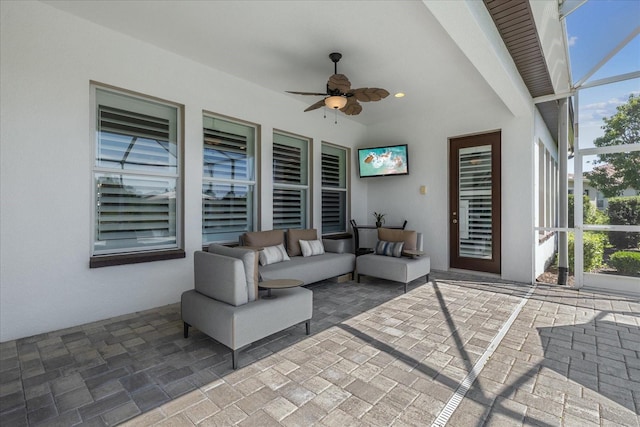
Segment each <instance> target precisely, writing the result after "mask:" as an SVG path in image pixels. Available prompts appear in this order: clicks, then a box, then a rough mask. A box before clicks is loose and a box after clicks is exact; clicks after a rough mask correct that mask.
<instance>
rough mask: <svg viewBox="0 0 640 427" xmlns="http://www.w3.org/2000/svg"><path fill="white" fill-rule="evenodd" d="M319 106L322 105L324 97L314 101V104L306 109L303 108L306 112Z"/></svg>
mask: <svg viewBox="0 0 640 427" xmlns="http://www.w3.org/2000/svg"><path fill="white" fill-rule="evenodd" d="M320 107H324V98H323V99H321V100H320V101H318V102H316V103H315V104H312V105H310V106H308V107H307V109H306V110H304V112H305V113H306V112H307V111H311V110H317V109H318V108H320Z"/></svg>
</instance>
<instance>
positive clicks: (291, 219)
mask: <svg viewBox="0 0 640 427" xmlns="http://www.w3.org/2000/svg"><path fill="white" fill-rule="evenodd" d="M307 145H308V141H306V140H303V139H298V138H294V137H290V136H285V135H280V134H274V142H273V187H274V188H273V228H274V229H286V228H306V226H307V189H308V187H307V182H308V181H307V180H308V177H307V170H308V169H307Z"/></svg>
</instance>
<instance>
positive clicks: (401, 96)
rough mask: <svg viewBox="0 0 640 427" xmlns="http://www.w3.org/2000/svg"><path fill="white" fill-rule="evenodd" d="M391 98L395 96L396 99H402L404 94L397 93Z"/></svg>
mask: <svg viewBox="0 0 640 427" xmlns="http://www.w3.org/2000/svg"><path fill="white" fill-rule="evenodd" d="M393 96H395V97H396V98H403V97H404V92H398V93H396V94H395V95H393Z"/></svg>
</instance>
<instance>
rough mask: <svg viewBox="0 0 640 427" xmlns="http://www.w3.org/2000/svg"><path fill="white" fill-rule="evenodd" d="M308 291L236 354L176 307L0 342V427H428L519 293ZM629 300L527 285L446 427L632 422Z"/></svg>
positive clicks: (638, 351)
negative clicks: (310, 308) (234, 358)
mask: <svg viewBox="0 0 640 427" xmlns="http://www.w3.org/2000/svg"><path fill="white" fill-rule="evenodd" d="M310 289H312V290H313V291H314V315H313V320H312V335H311V336H306V335H305V333H304V326H300V325H299V326H295V327H292V328H289V329H287V330H285V331H282V332H280V333H277V334H274V335H272V336H270V337H268V338H265V339H263V340H261V341H259V342H256V343H254V344H252V345H251V346H249V347H248V348H246V349H245V350H243V351H241V352H240V358H239V369H237V370H236V371H233V370H232V369H231V357H230V352H229V350H228V349H226V348H225V347H223V346H222V345H220V344H218V343H217V342H215V341H213V340H212V339H210V338H208V337H207V336H205V335H204V334H202V333H200V332H199V331H197V330H195V329H193V330H192V333H191V334H190V337H189V338H188V339H184V338H183V337H182V323H181V321H180V312H179V310H180V308H179V305H178V304H173V305H169V306H165V307H160V308H157V309H153V310H148V311H145V312H140V313H134V314H130V315H126V316H120V317H117V318H113V319H108V320H105V321H101V322H94V323H91V324H87V325H82V326H78V327H74V328H69V329H65V330H60V331H54V332H50V333H46V334H41V335H38V336H34V337H29V338H24V339H20V340H17V341H10V342H5V343H2V344H0V425H3V426H4V425H11V426H20V425H60V426H72V425H78V424H82V425H118V424H123V423H124V424H125V425H131V426H145V425H167V426H168V425H170V426H182V425H185V426H191V425H202V426H209V425H220V426H223V425H239V426H271V425H273V426H309V425H319V426H350V425H354V426H359V425H362V426H370V425H371V426H378V425H379V426H388V425H394V426H428V425H431V424H432V423H433V422H434V420H435V419H436V417H437V416H438V414H439V413H440V411H441V410H442V409H443V408H444V407H445V405H446V404H447V402H448V401H449V399H450V398H451V396H452V395H453V394H454V392H455V390H456V389H457V387H458V385H459V384H460V382H461V381H462V380H463V379H464V378H465V376H466V375H467V374H468V373H469V371H470V370H471V368H472V367H473V365H474V364H475V363H476V361H478V359H479V358H480V357H481V355H482V354H483V353H484V352H485V351H486V350H487V348H488V347H489V345H490V343H491V341H492V340H493V339H494V337H495V336H496V333H497V332H498V330H499V329H500V328H501V327H502V325H503V324H504V323H505V321H506V320H507V319H508V318H509V316H510V315H511V313H512V312H513V310H514V308H515V307H516V306H517V305H518V304H519V303H520V302H521V301H522V299H523V298H524V297H525V295H527V293H528V292H529V290H530V289H531V286H530V285H524V284H514V283H508V282H504V281H500V280H487V279H486V278H485V279H482V278H480V279H479V278H477V277H473V276H467V275H461V274H455V273H444V272H435V273H432V275H431V281H430V282H429V283H427V284H424V283H422V281H420V280H418V281H415V282H414V283H412V284H411V285H410V286H409V292H408V293H407V294H403V293H402V285H401V284H398V283H393V282H389V281H384V280H377V279H372V278H365V279H364V280H363V283H361V284H358V283H355V282H346V283H333V282H323V283H319V284H315V285H312V286H310ZM639 410H640V300H639V299H638V298H632V297H625V296H616V295H606V294H601V293H593V292H585V291H580V292H578V291H575V290H572V289H567V288H564V287H558V286H552V285H537V286H536V288H535V290H534V292H533V294H532V295H531V296H530V298H529V299H528V300H527V302H526V304H525V305H524V307H523V309H522V311H521V312H520V314H519V315H518V317H517V318H516V320H515V322H514V323H513V325H512V326H511V328H510V329H509V331H508V333H507V334H506V336H505V337H504V338H503V339H502V341H501V342H500V344H499V345H498V347H497V349H496V350H495V352H494V353H493V355H492V356H491V358H490V359H489V361H488V362H487V364H486V365H485V366H484V369H483V370H482V371H481V372H480V374H479V376H478V378H477V380H476V381H475V382H474V384H473V385H472V387H471V388H470V389H469V391H468V392H467V394H466V396H465V397H464V398H463V399H462V401H461V403H460V405H459V407H458V408H457V409H456V410H455V412H454V413H453V415H452V416H451V418H450V419H449V422H448V424H447V425H450V426H483V425H490V426H518V425H536V426H590V425H597V426H607V425H623V426H636V427H640V421H639V417H638V411H639Z"/></svg>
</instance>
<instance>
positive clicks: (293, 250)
mask: <svg viewBox="0 0 640 427" xmlns="http://www.w3.org/2000/svg"><path fill="white" fill-rule="evenodd" d="M300 240H318V230H316V229H315V228H307V229H304V230H299V229H295V228H290V229H289V230H287V253H288V254H289V256H300V255H302V249H301V248H300Z"/></svg>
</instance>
